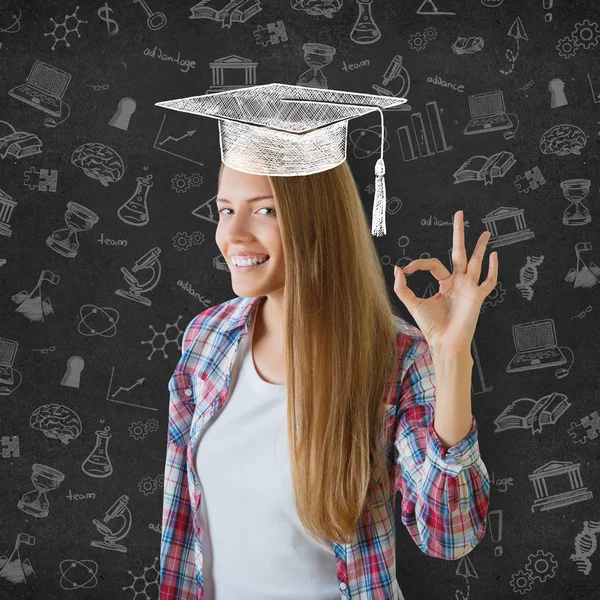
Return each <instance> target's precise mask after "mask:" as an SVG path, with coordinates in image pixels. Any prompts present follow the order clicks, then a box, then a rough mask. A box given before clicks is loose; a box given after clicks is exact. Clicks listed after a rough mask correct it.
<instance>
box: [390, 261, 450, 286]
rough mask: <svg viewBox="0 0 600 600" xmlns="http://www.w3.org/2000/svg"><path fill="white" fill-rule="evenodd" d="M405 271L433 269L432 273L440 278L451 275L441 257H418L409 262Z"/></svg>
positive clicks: (439, 279)
mask: <svg viewBox="0 0 600 600" xmlns="http://www.w3.org/2000/svg"><path fill="white" fill-rule="evenodd" d="M402 271H403V273H413V272H414V271H431V274H432V275H433V276H434V277H435V278H436V279H437V280H438V281H441V280H442V279H447V278H448V277H450V271H448V269H446V267H445V266H444V264H443V263H442V262H441V261H440V259H439V258H418V259H417V260H413V261H412V262H410V263H408V264H407V265H406V267H404V269H402Z"/></svg>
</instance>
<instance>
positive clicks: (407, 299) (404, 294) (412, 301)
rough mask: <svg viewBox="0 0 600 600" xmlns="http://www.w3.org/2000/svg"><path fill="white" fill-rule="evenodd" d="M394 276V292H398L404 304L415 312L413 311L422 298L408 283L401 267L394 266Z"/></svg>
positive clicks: (411, 311)
mask: <svg viewBox="0 0 600 600" xmlns="http://www.w3.org/2000/svg"><path fill="white" fill-rule="evenodd" d="M394 277H395V279H394V292H396V296H398V298H400V301H401V302H402V303H403V304H404V306H406V308H408V310H409V312H410V313H411V314H413V311H414V310H415V308H416V306H417V305H418V304H419V302H421V300H422V299H421V298H419V297H418V296H417V295H416V294H415V293H414V292H413V291H412V290H411V289H410V288H409V287H408V285H406V277H405V276H404V273H403V272H402V269H401V268H400V267H394Z"/></svg>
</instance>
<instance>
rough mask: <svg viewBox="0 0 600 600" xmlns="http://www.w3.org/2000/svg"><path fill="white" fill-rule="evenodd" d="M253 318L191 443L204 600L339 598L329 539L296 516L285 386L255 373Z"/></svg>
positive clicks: (313, 599)
mask: <svg viewBox="0 0 600 600" xmlns="http://www.w3.org/2000/svg"><path fill="white" fill-rule="evenodd" d="M254 322H255V319H252V322H251V324H250V325H249V330H248V335H247V336H245V337H244V338H243V339H242V340H241V342H240V345H239V347H238V351H237V353H236V356H235V363H234V365H233V369H232V373H231V382H230V387H229V392H228V398H227V400H226V404H225V406H224V407H223V409H222V410H221V412H220V413H219V414H217V415H216V416H215V417H213V418H212V420H211V421H210V423H209V424H208V425H207V426H206V427H205V428H204V430H203V431H202V432H201V434H200V438H199V440H198V444H197V453H196V456H195V463H196V470H197V473H198V478H199V481H200V486H201V501H200V509H199V513H198V519H199V525H200V530H201V535H200V543H201V546H202V557H203V569H202V571H203V579H204V600H239V599H240V598H243V599H244V600H298V598H302V600H339V598H340V590H339V582H338V579H337V564H336V562H335V554H334V551H333V543H331V542H327V541H326V540H324V543H323V544H319V543H317V542H316V541H315V540H314V539H313V538H312V537H310V536H309V535H308V534H307V533H306V531H305V529H304V527H303V525H302V523H301V521H300V519H299V518H298V513H297V511H296V507H295V504H294V496H293V488H292V475H291V471H290V462H289V452H288V446H287V421H286V418H287V412H286V410H287V408H286V395H285V385H274V384H272V383H267V382H266V381H264V380H263V379H261V377H260V376H259V374H258V372H257V371H256V367H255V366H254V360H253V357H252V352H251V348H252V335H253V332H254Z"/></svg>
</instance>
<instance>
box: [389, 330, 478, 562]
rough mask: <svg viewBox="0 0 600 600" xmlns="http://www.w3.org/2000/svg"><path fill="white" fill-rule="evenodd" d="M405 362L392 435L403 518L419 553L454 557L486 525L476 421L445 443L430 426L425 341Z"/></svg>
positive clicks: (431, 393)
mask: <svg viewBox="0 0 600 600" xmlns="http://www.w3.org/2000/svg"><path fill="white" fill-rule="evenodd" d="M405 361H406V362H407V363H408V367H407V368H406V370H401V372H404V376H403V377H402V381H401V382H400V390H399V403H398V414H397V429H396V439H395V447H396V449H397V451H398V458H397V466H398V468H399V472H398V471H397V475H396V482H397V485H396V490H397V491H399V492H400V493H401V494H402V522H403V523H404V525H405V526H406V528H407V530H408V532H409V533H410V535H411V537H412V539H413V540H414V542H415V544H417V546H418V547H419V548H420V549H421V551H422V552H424V553H425V554H427V555H429V556H433V557H435V558H442V559H445V560H456V559H458V558H461V557H463V556H465V555H467V554H468V553H469V552H471V550H473V548H475V546H476V545H477V544H478V543H479V542H480V541H481V539H482V538H483V536H484V535H485V530H486V517H487V512H488V506H489V498H490V479H489V475H488V472H487V469H486V467H485V465H484V463H483V460H482V459H481V456H480V454H479V444H478V441H477V423H476V421H475V417H473V420H472V426H471V431H470V432H469V433H468V434H467V436H466V437H465V438H463V439H462V440H461V441H460V442H458V444H456V445H455V446H452V447H451V448H446V447H445V446H444V445H443V444H442V443H441V441H440V439H439V437H438V436H437V434H436V432H435V429H434V427H433V421H434V413H435V374H434V369H433V360H432V357H431V351H430V349H429V344H428V343H427V341H426V340H424V339H418V340H417V341H416V342H415V344H413V346H412V347H411V348H410V349H409V351H408V354H407V355H406V358H405Z"/></svg>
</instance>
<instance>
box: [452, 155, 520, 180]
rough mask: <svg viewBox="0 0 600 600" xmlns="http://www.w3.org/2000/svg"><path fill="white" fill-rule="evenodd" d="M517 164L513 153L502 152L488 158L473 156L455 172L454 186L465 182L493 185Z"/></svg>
mask: <svg viewBox="0 0 600 600" xmlns="http://www.w3.org/2000/svg"><path fill="white" fill-rule="evenodd" d="M516 162H517V159H516V158H515V156H514V154H513V153H512V152H507V151H505V150H501V151H500V152H496V154H492V155H491V156H490V157H489V158H488V157H487V156H481V155H477V156H472V157H471V158H469V159H467V160H466V161H465V162H464V163H463V164H462V165H461V166H460V167H459V168H458V169H457V170H456V171H455V172H454V185H456V184H457V183H463V182H465V181H483V182H484V184H485V185H489V184H490V183H493V180H494V179H495V178H496V177H504V175H506V173H507V171H508V170H509V169H510V168H511V167H512V166H513V165H514V164H515V163H516Z"/></svg>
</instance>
